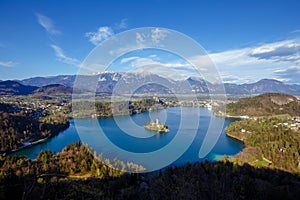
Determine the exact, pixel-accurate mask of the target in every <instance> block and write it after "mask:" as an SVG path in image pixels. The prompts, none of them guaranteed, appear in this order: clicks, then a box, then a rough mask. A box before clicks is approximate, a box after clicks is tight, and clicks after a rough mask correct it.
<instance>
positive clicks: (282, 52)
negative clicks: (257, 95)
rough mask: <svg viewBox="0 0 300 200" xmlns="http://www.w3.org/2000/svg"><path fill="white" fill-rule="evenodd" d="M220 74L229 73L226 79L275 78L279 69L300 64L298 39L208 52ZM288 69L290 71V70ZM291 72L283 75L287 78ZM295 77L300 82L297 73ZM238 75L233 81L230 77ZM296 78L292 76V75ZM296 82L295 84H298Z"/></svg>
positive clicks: (240, 80)
mask: <svg viewBox="0 0 300 200" xmlns="http://www.w3.org/2000/svg"><path fill="white" fill-rule="evenodd" d="M209 56H210V58H211V59H212V60H213V61H214V63H215V64H216V66H217V68H218V69H219V72H220V73H221V74H223V75H224V74H227V75H232V77H224V78H223V79H224V81H225V82H239V83H245V82H249V81H250V82H254V81H258V80H260V79H263V78H273V79H278V80H279V78H280V77H281V78H282V76H279V74H278V73H274V72H276V71H277V72H278V70H281V69H287V68H288V67H290V66H300V43H299V42H298V41H297V40H284V41H280V42H273V43H268V44H263V45H259V46H254V47H247V48H241V49H235V50H228V51H224V52H219V53H211V54H209ZM290 72H291V70H290ZM291 75H292V74H291V73H286V74H284V79H283V78H282V79H281V80H288V78H287V77H288V76H291ZM296 75H297V76H298V80H299V81H300V76H299V75H298V74H296ZM235 77H239V78H238V79H235V80H233V78H235ZM291 79H292V80H295V77H294V78H291ZM299 81H298V83H299Z"/></svg>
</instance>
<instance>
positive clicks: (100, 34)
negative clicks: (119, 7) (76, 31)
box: [85, 26, 114, 45]
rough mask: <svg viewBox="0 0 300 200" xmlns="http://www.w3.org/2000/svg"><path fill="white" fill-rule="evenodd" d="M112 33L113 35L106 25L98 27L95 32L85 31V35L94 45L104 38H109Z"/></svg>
mask: <svg viewBox="0 0 300 200" xmlns="http://www.w3.org/2000/svg"><path fill="white" fill-rule="evenodd" d="M112 35H114V31H113V30H112V28H110V27H108V26H101V27H99V28H98V30H97V32H87V33H85V36H86V37H88V38H89V41H90V42H91V43H92V44H94V45H98V44H100V43H101V42H103V41H104V40H106V39H108V38H110V37H111V36H112Z"/></svg>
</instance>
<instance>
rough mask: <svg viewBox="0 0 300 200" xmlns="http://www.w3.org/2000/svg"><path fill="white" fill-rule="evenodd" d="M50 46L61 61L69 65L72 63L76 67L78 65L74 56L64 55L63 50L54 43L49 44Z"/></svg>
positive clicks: (78, 62)
mask: <svg viewBox="0 0 300 200" xmlns="http://www.w3.org/2000/svg"><path fill="white" fill-rule="evenodd" d="M51 47H52V48H53V50H54V52H55V55H56V57H57V58H58V59H59V60H60V61H61V62H63V63H66V64H69V65H74V66H76V67H78V66H79V65H80V61H79V60H77V59H75V58H70V57H68V56H66V55H65V54H64V52H63V50H62V49H61V48H60V47H59V46H56V45H51Z"/></svg>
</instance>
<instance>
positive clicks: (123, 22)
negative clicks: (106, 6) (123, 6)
mask: <svg viewBox="0 0 300 200" xmlns="http://www.w3.org/2000/svg"><path fill="white" fill-rule="evenodd" d="M127 27H128V20H127V19H126V18H124V19H122V20H121V21H120V23H116V24H115V28H116V29H124V28H127Z"/></svg>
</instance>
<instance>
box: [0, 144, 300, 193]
mask: <svg viewBox="0 0 300 200" xmlns="http://www.w3.org/2000/svg"><path fill="white" fill-rule="evenodd" d="M104 160H105V159H103V158H101V157H99V156H97V158H96V155H95V154H92V153H91V152H90V151H89V150H88V148H87V147H86V146H84V145H82V144H81V143H80V142H77V143H76V144H70V145H68V146H67V147H65V148H64V149H63V150H62V152H59V153H57V154H52V153H51V152H50V151H45V152H41V153H40V154H39V155H38V157H37V159H36V160H34V161H32V160H29V159H27V158H25V157H1V158H0V199H274V198H275V199H297V197H299V195H300V177H299V176H298V175H294V174H290V173H287V172H282V171H279V170H276V171H275V170H272V169H264V168H262V169H257V168H253V167H251V166H249V165H247V164H245V165H242V166H240V165H238V164H234V163H231V162H228V160H226V159H225V158H224V159H223V161H220V162H202V163H198V162H197V163H194V164H189V163H188V164H186V165H184V166H182V167H172V168H168V169H166V170H164V171H159V172H154V173H148V174H134V173H133V174H127V173H122V172H120V171H116V170H114V169H112V168H109V167H107V164H105V163H107V162H108V161H104Z"/></svg>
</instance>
